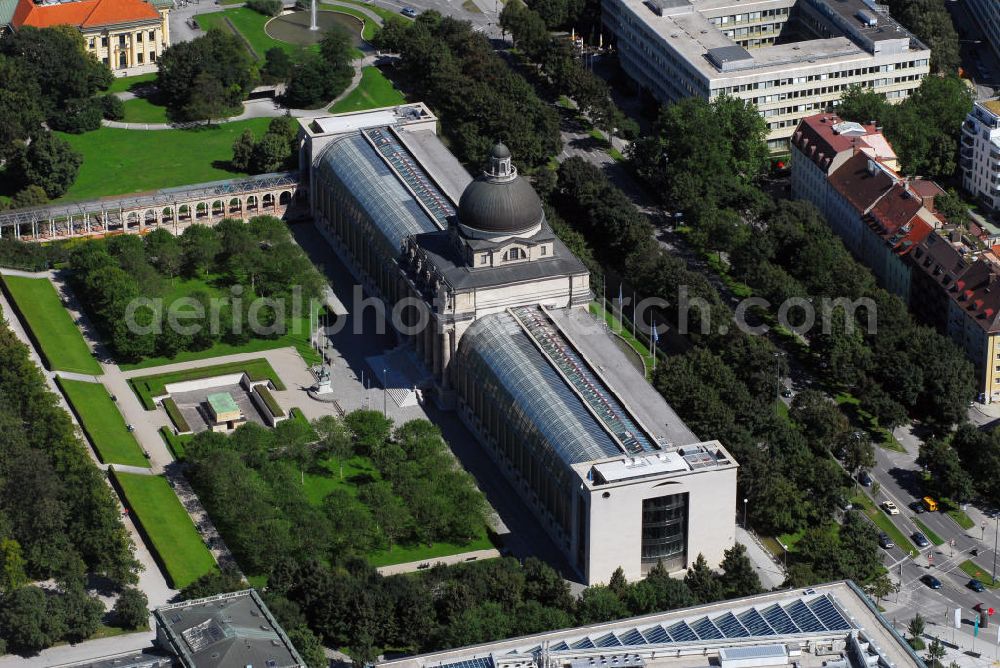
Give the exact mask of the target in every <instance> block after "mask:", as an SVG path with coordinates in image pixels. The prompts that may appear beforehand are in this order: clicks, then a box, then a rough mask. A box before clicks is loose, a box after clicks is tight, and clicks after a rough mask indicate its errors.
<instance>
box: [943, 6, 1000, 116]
mask: <svg viewBox="0 0 1000 668" xmlns="http://www.w3.org/2000/svg"><path fill="white" fill-rule="evenodd" d="M945 5H946V7H947V8H948V11H949V12H950V13H951V19H952V22H953V23H954V24H955V29H956V30H957V31H958V38H959V42H960V47H961V57H962V68H963V69H964V70H965V72H966V76H968V77H969V78H970V79H971V80H972V81H973V83H975V84H976V99H977V100H985V99H988V98H991V97H993V96H994V94H995V90H996V88H995V87H996V86H997V85H1000V62H998V61H997V59H996V57H995V55H994V53H993V51H992V50H991V49H990V47H989V45H988V44H987V43H986V42H985V41H984V39H985V38H984V36H983V33H982V31H981V30H980V29H979V25H978V24H977V23H976V22H975V20H973V18H972V17H971V16H970V15H969V9H968V7H967V6H966V4H965V3H964V2H954V1H953V2H947V3H945Z"/></svg>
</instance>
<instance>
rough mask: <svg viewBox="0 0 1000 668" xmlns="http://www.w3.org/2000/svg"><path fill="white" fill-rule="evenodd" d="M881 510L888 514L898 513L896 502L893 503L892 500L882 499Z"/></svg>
mask: <svg viewBox="0 0 1000 668" xmlns="http://www.w3.org/2000/svg"><path fill="white" fill-rule="evenodd" d="M882 510H884V511H885V512H887V513H889V514H890V515H898V514H899V508H897V507H896V504H895V503H893V502H892V501H883V502H882Z"/></svg>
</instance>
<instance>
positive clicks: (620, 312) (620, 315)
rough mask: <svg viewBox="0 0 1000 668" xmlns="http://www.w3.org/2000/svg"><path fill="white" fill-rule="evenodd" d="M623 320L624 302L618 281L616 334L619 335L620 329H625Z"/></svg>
mask: <svg viewBox="0 0 1000 668" xmlns="http://www.w3.org/2000/svg"><path fill="white" fill-rule="evenodd" d="M624 319H625V302H624V297H623V296H622V284H621V281H618V334H619V335H621V333H622V329H623V328H624V327H625V323H624V322H622V321H623V320H624Z"/></svg>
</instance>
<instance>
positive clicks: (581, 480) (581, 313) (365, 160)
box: [300, 104, 737, 583]
mask: <svg viewBox="0 0 1000 668" xmlns="http://www.w3.org/2000/svg"><path fill="white" fill-rule="evenodd" d="M436 121H437V119H436V118H435V117H434V116H433V115H432V114H431V113H430V111H429V110H428V109H427V108H426V107H425V106H424V105H422V104H413V105H406V106H403V107H398V108H389V109H380V110H374V111H370V112H361V113H355V114H343V115H339V116H333V117H327V118H318V119H313V120H302V121H300V124H301V132H300V138H301V146H302V148H301V153H300V170H301V173H302V178H303V183H304V184H305V183H308V189H309V198H310V205H311V209H312V213H313V215H314V217H315V222H316V226H317V227H318V228H319V229H320V231H321V232H322V233H323V234H324V235H325V236H326V238H327V239H328V240H329V242H330V244H331V246H332V248H333V249H334V251H335V252H336V253H337V254H338V255H339V256H340V257H341V258H342V260H343V261H344V262H345V264H346V265H347V266H348V267H349V268H350V269H351V271H352V272H353V273H354V274H355V276H356V278H357V279H358V281H359V282H360V283H362V284H363V285H364V286H365V287H366V288H367V289H368V291H369V292H370V293H372V294H375V295H378V296H379V297H381V299H382V300H383V301H384V302H385V304H386V306H387V307H389V308H390V309H393V308H395V307H396V306H397V305H400V304H403V303H411V304H414V303H418V304H421V305H423V306H424V308H423V309H422V310H423V315H422V316H420V315H417V314H415V313H414V312H413V311H415V310H416V309H407V310H406V313H402V314H401V315H400V318H401V320H402V322H401V323H398V324H397V330H398V333H399V338H400V340H401V341H402V342H403V348H404V349H405V350H408V351H409V354H410V355H412V359H413V362H414V364H415V365H417V366H420V367H422V368H423V369H426V378H425V379H424V380H422V381H415V382H419V383H420V384H421V385H422V386H423V390H424V392H425V396H428V395H429V396H433V397H434V400H435V401H437V403H438V404H439V405H441V406H443V407H445V408H449V409H454V410H457V411H458V414H459V415H460V417H461V419H462V420H463V421H464V422H465V424H466V425H468V427H469V428H470V429H471V430H472V431H473V433H475V434H476V436H477V437H478V439H479V441H480V442H481V444H482V446H483V448H484V451H485V453H486V454H487V455H488V456H489V457H490V458H492V460H493V461H494V462H495V463H496V468H497V471H498V472H500V473H501V474H503V475H504V476H506V477H507V479H508V480H509V481H510V483H511V485H512V486H513V487H514V489H515V490H517V491H518V492H519V493H520V494H521V496H522V497H523V499H524V500H525V502H526V503H527V505H528V506H529V507H530V508H531V509H532V510H533V512H534V513H535V514H536V516H537V517H538V519H539V521H540V522H541V524H542V526H543V527H545V529H546V530H547V531H548V533H549V535H550V536H551V537H552V539H553V541H554V542H555V544H556V545H557V546H559V547H560V548H561V549H562V551H563V553H564V554H565V556H566V558H567V560H568V562H569V563H570V564H571V565H572V566H573V567H574V568H575V569H576V570H577V571H578V573H579V576H580V577H581V579H583V580H584V581H585V582H588V583H596V582H606V581H608V579H609V578H610V577H611V574H612V573H613V572H614V570H615V569H616V568H618V567H621V568H622V569H623V570H624V572H625V575H626V577H629V578H633V579H634V578H639V577H641V576H642V575H643V574H644V573H645V572H646V571H648V570H649V569H650V568H651V567H652V566H654V565H655V564H656V563H657V562H658V561H663V562H664V565H665V566H667V567H668V568H669V569H670V570H671V571H672V572H676V573H681V572H683V571H684V569H686V568H687V566H688V565H689V564H690V563H691V562H692V561H693V560H694V559H696V558H697V556H698V554H699V553H701V554H704V556H705V558H706V559H707V560H708V561H709V563H718V562H719V561H721V560H722V558H723V552H724V551H725V550H726V549H727V548H729V547H731V546H732V544H733V542H734V539H735V512H736V470H737V464H736V462H735V461H733V459H732V457H730V456H729V454H728V453H727V452H726V451H725V449H724V448H723V447H722V446H721V445H720V444H719V443H718V442H717V441H707V442H703V441H702V440H701V439H699V438H698V437H697V436H695V435H694V434H693V433H692V432H691V431H690V430H689V429H688V428H687V426H686V425H685V424H684V423H683V421H682V420H681V419H680V418H679V417H678V416H677V415H676V414H675V413H674V412H673V410H672V409H671V408H670V406H669V405H668V404H667V403H666V402H665V401H664V400H663V398H662V397H661V396H660V395H659V394H658V393H657V392H656V391H655V390H654V389H653V388H652V387H651V386H650V385H649V384H648V383H647V382H646V380H645V378H644V371H643V369H642V362H641V360H639V359H638V358H634V357H630V356H628V355H626V354H625V353H624V352H623V351H622V350H621V349H620V348H619V347H618V346H617V345H616V343H615V341H614V339H613V338H612V335H611V334H609V333H608V332H607V331H606V328H605V326H604V325H603V324H602V323H600V322H599V321H598V320H596V319H595V318H593V317H592V316H591V315H590V314H589V312H588V311H587V309H586V306H587V305H588V304H589V302H590V300H591V299H592V295H591V292H590V283H589V275H588V272H587V270H586V268H585V267H584V266H583V264H582V263H581V262H580V260H579V259H578V258H576V257H575V256H574V255H573V254H572V253H571V252H570V251H569V249H568V248H566V246H565V245H564V244H563V243H562V242H561V241H560V240H559V239H558V237H556V236H555V234H554V233H553V232H552V229H551V227H549V224H548V222H547V221H546V219H545V214H544V211H543V208H542V204H541V201H540V200H539V198H538V195H537V194H535V192H534V190H533V189H532V187H531V186H530V184H529V183H528V182H527V181H526V180H524V179H523V178H522V177H521V176H520V175H519V174H518V172H517V166H516V164H515V162H514V156H512V155H511V154H510V151H509V150H508V149H507V148H506V147H505V146H503V145H502V144H499V145H497V146H495V147H494V148H493V150H492V152H491V154H490V156H489V162H488V164H487V165H486V166H485V168H484V170H483V171H482V173H480V174H479V175H478V176H477V177H476V178H472V177H471V176H470V175H469V174H468V173H467V172H466V171H465V169H464V168H463V167H462V166H461V164H460V163H459V162H458V161H457V160H456V159H455V157H454V156H453V155H452V154H451V153H450V152H449V151H448V150H447V148H445V146H444V145H443V144H442V143H441V141H440V139H439V138H438V136H437V134H436ZM386 359H389V358H386ZM379 371H380V370H376V371H375V373H376V374H378V372H379ZM390 372H391V370H390Z"/></svg>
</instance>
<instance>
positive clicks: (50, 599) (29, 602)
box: [0, 586, 66, 653]
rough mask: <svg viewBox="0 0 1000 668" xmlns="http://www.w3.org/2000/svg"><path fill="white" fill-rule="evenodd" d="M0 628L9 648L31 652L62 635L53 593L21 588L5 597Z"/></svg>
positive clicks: (61, 622) (47, 645) (31, 587)
mask: <svg viewBox="0 0 1000 668" xmlns="http://www.w3.org/2000/svg"><path fill="white" fill-rule="evenodd" d="M3 603H4V604H3V605H2V606H0V629H3V636H4V639H6V641H7V645H8V647H9V649H12V650H15V651H19V652H28V653H34V652H38V651H39V650H42V649H45V648H46V647H49V646H50V645H52V644H53V643H55V642H56V641H57V640H59V639H60V638H62V637H63V635H64V634H65V632H66V626H65V623H64V621H63V613H62V609H61V606H60V605H59V603H58V600H57V599H56V597H55V596H49V595H47V594H46V593H45V591H44V590H43V589H40V588H39V587H35V586H30V587H21V588H19V589H16V590H14V591H13V592H11V593H10V594H8V595H7V596H5V597H4V601H3Z"/></svg>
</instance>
